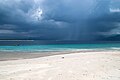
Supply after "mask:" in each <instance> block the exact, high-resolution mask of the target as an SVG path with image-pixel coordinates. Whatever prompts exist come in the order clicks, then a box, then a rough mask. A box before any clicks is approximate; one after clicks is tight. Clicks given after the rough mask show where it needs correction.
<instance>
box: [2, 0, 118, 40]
mask: <svg viewBox="0 0 120 80" xmlns="http://www.w3.org/2000/svg"><path fill="white" fill-rule="evenodd" d="M119 3H120V2H119V1H117V0H84V1H83V0H79V1H78V0H59V1H56V0H12V1H10V0H5V1H0V31H1V32H0V36H1V37H0V38H18V37H19V38H33V39H34V38H38V39H41V40H84V41H88V40H98V39H99V38H100V37H101V36H103V37H105V36H107V35H109V36H110V35H112V34H110V33H114V34H116V35H117V34H118V33H119V32H120V28H119V27H120V25H119V24H120V19H119V17H120V12H119V11H117V10H116V11H117V12H115V9H118V8H120V7H119ZM112 9H113V10H112ZM110 10H111V11H110ZM112 11H113V12H112ZM115 31H117V32H116V33H115ZM13 35H14V36H13Z"/></svg>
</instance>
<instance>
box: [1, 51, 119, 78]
mask: <svg viewBox="0 0 120 80" xmlns="http://www.w3.org/2000/svg"><path fill="white" fill-rule="evenodd" d="M0 80H120V51H101V52H86V53H84V52H79V53H73V54H62V55H53V56H46V57H40V58H32V59H21V60H9V61H0Z"/></svg>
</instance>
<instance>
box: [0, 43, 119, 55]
mask: <svg viewBox="0 0 120 80" xmlns="http://www.w3.org/2000/svg"><path fill="white" fill-rule="evenodd" d="M89 50H120V43H99V44H97V43H94V44H45V45H9V46H7V45H6V46H4V45H1V46H0V52H26V53H30V52H60V51H89Z"/></svg>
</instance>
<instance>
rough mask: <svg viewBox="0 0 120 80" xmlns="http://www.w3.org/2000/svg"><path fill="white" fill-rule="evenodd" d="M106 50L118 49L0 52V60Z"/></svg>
mask: <svg viewBox="0 0 120 80" xmlns="http://www.w3.org/2000/svg"><path fill="white" fill-rule="evenodd" d="M108 51H112V52H114V51H117V52H120V51H119V50H102V49H97V50H96V49H95V50H94V49H93V50H92V49H90V50H81V51H79V50H73V51H72V50H71V51H58V52H57V51H55V52H0V61H9V60H21V59H32V58H40V57H47V56H54V55H63V54H73V53H87V52H108Z"/></svg>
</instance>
